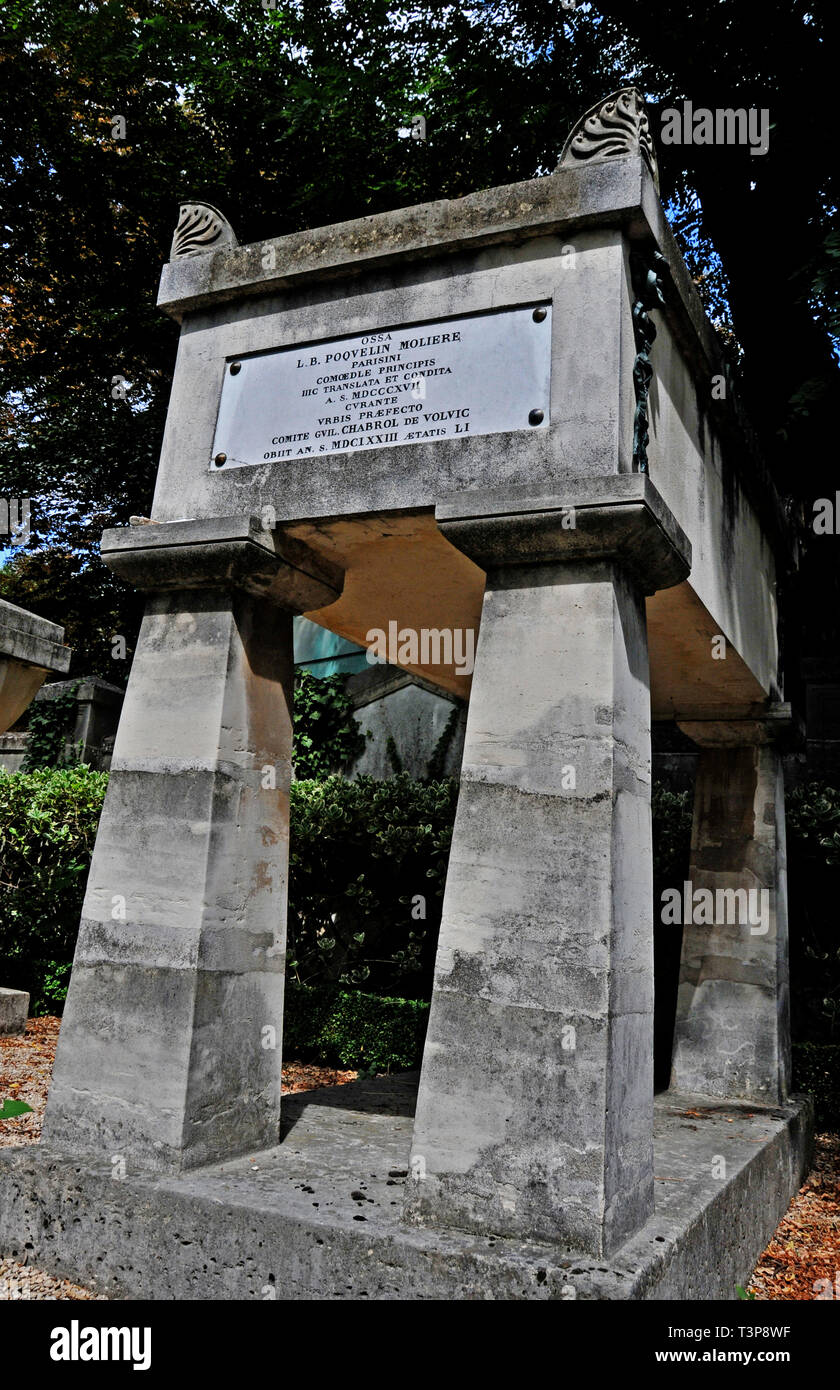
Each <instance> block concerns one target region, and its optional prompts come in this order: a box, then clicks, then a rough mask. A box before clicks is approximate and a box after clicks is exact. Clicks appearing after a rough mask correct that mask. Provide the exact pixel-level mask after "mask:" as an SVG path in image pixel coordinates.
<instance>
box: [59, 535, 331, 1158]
mask: <svg viewBox="0 0 840 1390" xmlns="http://www.w3.org/2000/svg"><path fill="white" fill-rule="evenodd" d="M102 553H103V558H104V559H105V560H106V562H107V563H108V564H109V565H110V566H111V567H112V568H113V569H114V570H115V571H116V572H117V573H118V574H120V575H121V576H123V577H126V578H130V579H131V580H132V581H133V582H134V583H135V585H136V586H137V587H138V588H140V589H143V590H145V591H147V592H149V593H150V594H151V597H150V599H149V601H148V604H147V609H146V613H145V616H144V619H143V624H142V628H141V632H140V638H139V642H138V646H137V650H136V653H135V657H134V662H133V665H132V669H131V677H130V680H129V684H128V689H127V691H126V697H125V703H124V706H123V711H122V717H121V720H120V725H119V730H118V733H117V738H116V744H115V748H114V756H113V762H112V766H111V774H110V780H109V786H108V792H107V796H106V799H105V805H104V809H103V813H102V819H101V821H100V825H99V833H98V835H97V840H96V847H95V851H94V855H93V861H92V864H91V870H90V876H89V879H88V886H87V894H86V897H85V903H84V909H83V916H82V923H81V927H80V931H79V939H78V944H77V948H76V955H75V960H74V964H73V971H72V976H71V981H70V990H69V994H68V998H67V1007H66V1011H65V1015H64V1020H63V1023H62V1027H61V1038H60V1042H59V1047H58V1055H57V1058H56V1065H55V1071H54V1075H53V1082H52V1087H51V1090H50V1095H49V1101H48V1105H47V1112H46V1118H45V1124H44V1140H45V1142H46V1143H47V1144H48V1145H50V1146H52V1147H55V1148H60V1149H64V1150H68V1151H71V1152H91V1151H95V1152H97V1153H99V1154H106V1155H108V1156H110V1158H111V1159H112V1161H114V1162H116V1161H117V1160H118V1159H121V1160H123V1161H124V1162H125V1165H126V1167H127V1168H129V1169H131V1168H138V1167H142V1168H151V1169H159V1170H173V1169H181V1168H190V1167H195V1166H196V1165H199V1164H202V1163H209V1162H213V1161H216V1160H220V1159H224V1158H228V1157H231V1156H233V1155H235V1154H237V1153H241V1152H243V1151H245V1150H248V1149H253V1148H258V1147H260V1146H265V1145H268V1144H272V1143H274V1142H276V1139H277V1127H278V1118H279V1109H280V1062H281V1042H282V1032H283V1017H282V1015H283V976H284V964H285V919H286V884H287V866H288V788H289V781H290V772H291V763H290V757H291V738H292V683H293V671H294V667H293V655H292V614H293V613H294V612H298V611H301V610H302V609H303V608H311V607H314V606H320V605H321V604H323V603H327V602H332V601H333V598H334V597H336V596H337V594H338V592H339V591H340V587H341V584H340V579H337V578H336V576H335V575H332V576H325V574H324V572H323V569H322V568H318V567H317V566H316V565H315V564H314V563H313V562H312V561H311V558H307V557H306V556H305V555H302V554H301V552H300V551H299V550H297V549H296V550H295V553H294V556H293V557H290V556H289V554H288V553H287V552H285V551H281V550H279V549H278V547H277V546H276V545H275V542H274V541H273V539H272V537H271V536H270V535H267V534H265V533H262V532H261V531H260V529H259V526H258V524H257V523H255V522H254V523H252V522H250V521H249V520H248V519H247V518H245V519H244V520H243V519H239V518H234V519H230V518H227V519H222V520H214V521H210V522H175V523H167V524H163V525H147V526H142V527H135V528H131V529H129V530H126V531H110V532H106V533H105V537H104V539H103V547H102Z"/></svg>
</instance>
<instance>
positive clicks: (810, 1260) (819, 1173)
mask: <svg viewBox="0 0 840 1390" xmlns="http://www.w3.org/2000/svg"><path fill="white" fill-rule="evenodd" d="M820 1280H823V1281H828V1283H827V1284H826V1283H825V1282H823V1283H822V1284H821V1283H820V1282H819V1281H820ZM832 1290H833V1296H834V1297H840V1134H818V1135H817V1139H816V1151H815V1154H814V1166H813V1168H812V1169H811V1172H810V1174H809V1176H808V1180H807V1182H805V1183H804V1185H803V1186H802V1187H800V1189H799V1192H798V1193H797V1195H796V1196H795V1197H794V1199H793V1201H792V1202H791V1204H790V1207H789V1208H788V1211H787V1215H786V1216H785V1217H784V1218H783V1219H782V1221H781V1223H780V1225H779V1228H778V1230H777V1231H776V1234H775V1235H774V1237H773V1239H772V1240H771V1242H770V1244H769V1245H768V1247H767V1249H766V1250H765V1251H764V1254H763V1255H762V1256H761V1259H760V1260H759V1261H758V1264H757V1265H756V1268H755V1273H754V1274H753V1277H752V1280H751V1282H750V1286H749V1289H748V1292H749V1293H754V1294H755V1296H756V1299H762V1300H764V1299H784V1300H786V1301H790V1300H797V1301H798V1300H805V1299H808V1300H810V1299H815V1298H818V1297H819V1296H820V1294H822V1297H823V1298H824V1299H827V1298H829V1297H831V1296H832V1292H831V1291H832Z"/></svg>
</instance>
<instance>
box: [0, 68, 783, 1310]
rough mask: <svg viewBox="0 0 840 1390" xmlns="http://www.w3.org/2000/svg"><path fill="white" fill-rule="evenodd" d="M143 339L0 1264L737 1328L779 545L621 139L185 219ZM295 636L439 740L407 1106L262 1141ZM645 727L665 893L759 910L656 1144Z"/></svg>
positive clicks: (766, 951) (752, 1213) (766, 1208)
mask: <svg viewBox="0 0 840 1390" xmlns="http://www.w3.org/2000/svg"><path fill="white" fill-rule="evenodd" d="M159 302H160V305H161V307H162V308H163V309H164V310H165V311H166V312H168V313H170V314H172V315H174V316H175V317H176V318H177V319H178V320H179V321H180V323H181V337H180V344H179V350H178V359H177V366H176V371H175V378H174V383H173V389H172V397H171V404H170V409H169V416H168V422H167V429H166V435H165V440H164V445H163V450H162V455H161V461H160V468H159V472H158V480H157V489H156V493H155V501H154V506H153V516H152V519H151V522H150V523H148V524H138V525H135V526H132V527H130V528H127V529H125V530H114V531H108V532H106V534H105V536H104V538H103V544H102V553H103V556H104V558H105V560H106V562H107V563H108V564H109V565H110V566H111V567H112V569H113V570H114V571H115V572H116V573H117V574H119V575H121V576H122V577H124V578H125V579H126V580H128V581H129V582H130V583H132V584H134V585H136V586H137V587H138V588H139V589H141V590H143V591H144V592H145V593H146V594H147V595H148V601H147V608H146V616H145V619H144V622H143V628H142V632H141V636H140V640H139V644H138V647H137V652H136V655H135V658H134V664H133V668H132V672H131V679H130V682H129V686H128V691H127V695H126V700H125V705H124V708H123V713H122V718H121V723H120V727H119V731H118V734H117V739H116V744H115V748H114V756H113V762H112V772H111V781H110V786H109V790H108V794H107V799H106V803H105V809H104V812H103V816H102V821H101V825H100V829H99V835H98V839H97V843H96V850H95V853H94V858H93V863H92V867H91V872H90V878H89V882H88V889H87V897H86V900H85V906H84V915H83V920H82V924H81V930H80V935H79V942H78V948H77V952H76V958H75V963H74V968H73V975H72V980H71V985H70V992H69V997H68V1002H67V1011H66V1014H65V1019H64V1024H63V1027H62V1033H61V1042H60V1046H59V1050H58V1057H57V1061H56V1069H55V1075H54V1080H53V1085H52V1090H51V1093H50V1098H49V1103H48V1108H47V1115H46V1121H45V1126H44V1136H43V1143H42V1145H41V1147H40V1150H26V1151H23V1150H15V1151H13V1152H10V1153H4V1154H0V1189H2V1192H3V1196H4V1200H3V1201H2V1203H0V1249H2V1250H3V1251H4V1252H9V1253H13V1252H14V1251H15V1250H17V1249H20V1248H21V1247H22V1246H23V1244H24V1243H25V1242H26V1241H30V1242H31V1243H32V1245H33V1247H34V1249H35V1250H36V1251H37V1258H38V1259H39V1260H40V1261H41V1262H42V1263H46V1264H48V1265H49V1266H50V1267H55V1268H57V1269H61V1270H62V1271H63V1272H66V1273H72V1274H73V1275H74V1276H76V1277H78V1278H82V1279H85V1280H94V1281H95V1282H97V1284H98V1285H99V1286H101V1287H103V1288H107V1289H111V1290H113V1291H117V1292H120V1291H121V1292H128V1293H131V1294H144V1295H147V1296H153V1297H232V1298H237V1297H241V1298H246V1297H271V1296H274V1292H275V1291H276V1296H278V1297H280V1298H283V1297H294V1298H336V1297H361V1296H369V1297H378V1298H389V1299H400V1298H435V1297H448V1296H455V1297H495V1298H523V1297H525V1298H558V1297H559V1298H572V1297H577V1298H642V1297H646V1298H675V1297H694V1298H697V1297H699V1298H703V1297H723V1298H733V1297H734V1296H735V1290H734V1285H735V1283H736V1281H742V1280H743V1279H744V1278H745V1277H746V1276H747V1275H748V1273H749V1270H750V1268H751V1265H752V1263H753V1262H754V1260H755V1257H756V1256H757V1254H758V1253H759V1252H760V1250H761V1249H762V1247H763V1245H764V1243H765V1242H766V1240H767V1239H768V1237H769V1235H770V1234H771V1233H772V1231H773V1229H774V1227H775V1224H776V1222H777V1220H778V1219H779V1217H780V1216H781V1214H782V1212H783V1211H784V1209H785V1206H786V1204H787V1202H788V1201H789V1199H790V1197H791V1196H792V1194H793V1193H794V1192H795V1190H796V1188H797V1186H798V1185H799V1183H800V1181H801V1176H802V1173H803V1171H804V1167H803V1165H804V1164H805V1162H806V1158H807V1146H808V1133H809V1124H808V1111H807V1107H803V1105H802V1104H801V1103H799V1102H796V1101H794V1100H792V1099H791V1098H790V1097H789V1095H788V1094H787V1085H788V1081H787V1078H788V1057H789V1041H788V1024H787V1014H788V1008H787V1004H788V999H787V973H786V961H787V951H786V931H787V921H786V911H785V857H784V854H785V852H784V819H783V804H782V790H781V779H780V775H779V757H780V752H779V750H780V746H781V744H782V742H783V740H784V738H785V736H786V735H785V731H786V730H787V729H788V727H789V725H790V722H791V721H790V712H789V709H788V707H787V706H785V704H784V692H783V687H782V674H781V669H780V656H779V645H778V636H777V616H778V615H777V611H776V581H777V575H778V573H779V571H780V569H781V568H784V567H785V566H786V565H788V564H789V563H790V559H791V557H790V544H789V540H788V536H787V533H786V529H785V525H784V521H783V517H782V513H781V509H780V507H779V504H778V500H777V498H776V495H775V493H774V491H773V488H772V486H771V484H770V481H769V479H768V477H767V475H766V473H765V471H764V468H763V466H762V463H761V460H760V459H758V458H757V457H756V456H755V453H754V451H753V449H752V447H751V444H750V436H749V431H748V429H747V428H746V427H745V426H744V423H743V421H742V420H741V419H740V417H739V414H738V412H737V410H736V408H735V406H734V404H733V402H732V400H731V392H729V391H728V390H726V385H725V376H724V369H723V367H722V365H721V362H720V359H719V356H718V352H717V346H716V341H715V337H714V334H713V331H712V329H711V326H710V325H709V323H708V321H707V320H706V318H705V317H704V314H703V312H702V309H701V307H700V304H699V301H698V299H697V296H696V293H695V291H694V288H693V286H692V285H691V283H690V280H689V278H688V274H687V272H686V269H685V266H684V264H683V262H682V260H681V258H680V256H679V253H678V251H677V250H676V247H675V245H674V242H673V240H672V238H671V235H670V233H669V230H668V227H667V224H666V221H665V218H664V215H663V211H662V206H661V203H660V200H659V196H658V185H657V171H656V158H655V153H654V150H653V148H652V143H651V139H650V134H649V131H648V127H647V120H646V117H645V113H644V109H643V106H642V104H641V101H640V99H639V98H638V96H637V94H636V93H635V92H633V91H625V92H622V93H618V94H616V95H615V96H613V97H611V98H610V99H609V100H608V101H606V102H604V103H603V104H599V106H598V107H597V108H594V109H593V111H592V112H589V113H587V115H586V117H585V118H584V119H583V120H582V121H581V122H580V124H579V126H578V127H577V128H576V130H575V131H574V132H573V133H572V136H571V137H570V139H569V140H568V141H567V143H566V146H565V149H564V151H563V154H562V157H561V160H560V164H559V166H558V168H557V170H556V171H555V173H554V174H552V175H550V176H549V177H546V178H541V179H537V180H533V181H530V182H526V183H522V184H517V185H514V186H510V187H503V188H496V189H491V190H489V191H485V192H481V193H476V194H473V195H471V196H469V197H466V198H463V199H460V200H458V201H454V202H449V201H447V202H440V203H432V204H428V205H425V206H422V207H415V208H408V209H402V210H400V211H397V212H393V213H385V214H381V215H377V216H374V217H369V218H363V219H360V220H358V221H355V222H348V223H344V224H341V225H338V226H330V227H325V228H322V229H317V230H308V231H305V232H300V233H296V234H294V235H291V236H285V237H282V238H279V239H277V240H276V241H272V242H268V243H261V244H259V245H250V246H239V245H237V243H236V239H235V237H234V234H233V232H232V230H231V228H230V227H229V226H228V224H227V223H226V222H225V220H224V218H223V217H222V216H221V215H220V214H218V213H217V212H216V210H215V209H212V208H209V207H207V206H205V205H200V204H192V205H186V206H185V207H184V209H182V216H181V221H180V222H179V226H178V229H177V231H176V234H175V239H174V243H173V249H172V255H171V259H170V261H169V263H168V264H167V265H166V266H165V268H164V272H163V277H162V281H161V287H160V299H159ZM716 383H717V384H718V385H720V383H724V389H723V390H720V389H717V390H716V389H713V388H714V386H715V384H716ZM721 397H723V398H722V399H721ZM298 613H303V614H305V615H306V616H307V617H309V618H311V619H314V620H315V621H316V622H318V623H320V624H322V625H323V626H325V627H328V628H330V629H331V630H332V631H334V632H337V633H339V634H341V635H342V636H344V637H346V638H348V639H349V640H351V641H354V642H358V643H361V644H366V643H367V642H368V641H369V640H370V639H369V634H370V633H371V632H372V631H373V630H375V629H378V630H380V631H381V632H382V633H393V634H394V636H395V640H396V642H397V644H398V647H399V648H400V650H399V651H398V653H397V659H398V660H399V661H400V662H401V664H403V665H405V666H406V667H407V668H408V669H410V670H412V671H413V672H415V673H416V674H417V675H419V676H421V677H423V678H424V679H426V680H428V681H430V682H432V683H433V684H434V685H436V686H437V687H439V688H442V689H444V690H448V691H451V692H454V693H457V694H460V695H467V694H469V695H470V703H469V712H468V719H467V728H466V736H465V752H464V762H463V772H462V780H461V791H460V799H459V806H458V813H457V819H456V824H455V831H454V838H453V845H452V854H451V860H450V866H449V874H448V879H447V885H446V896H445V902H444V910H443V921H442V926H441V932H440V942H439V947H438V957H437V967H436V977H435V984H434V994H433V998H432V1004H431V1014H430V1023H429V1030H428V1036H427V1040H426V1046H425V1053H424V1057H423V1065H422V1072H421V1075H420V1078H419V1090H417V1091H416V1101H415V1096H414V1088H413V1087H412V1086H411V1083H410V1081H406V1080H393V1081H390V1082H386V1083H379V1085H378V1087H377V1084H376V1083H364V1084H360V1085H358V1086H355V1087H350V1088H346V1089H342V1090H341V1091H339V1092H336V1093H335V1094H334V1095H329V1096H323V1095H317V1094H316V1095H314V1096H309V1097H296V1098H294V1099H293V1100H290V1101H289V1102H287V1103H284V1117H283V1124H282V1129H281V1131H280V1134H281V1139H280V1142H279V1143H278V1124H279V1123H280V1119H281V1116H280V1058H281V1048H280V1040H281V1038H282V1025H283V978H284V947H285V940H284V916H285V898H286V875H287V864H288V785H289V777H290V751H291V698H292V671H293V665H292V617H293V615H294V614H298ZM467 633H472V634H473V635H475V634H480V635H479V638H478V643H477V648H476V651H475V665H474V670H473V671H471V672H467V671H466V670H465V669H464V668H463V663H462V668H461V669H460V670H459V669H457V665H456V663H455V662H454V661H453V660H452V658H451V653H452V651H453V650H454V642H455V637H456V635H457V634H461V638H462V639H463V640H465V638H464V635H465V634H467ZM424 634H425V639H424ZM441 634H449V637H448V639H445V638H444V637H443V636H442V635H441ZM447 641H449V642H450V644H451V646H450V647H449V648H448V647H447ZM391 659H393V658H391ZM652 718H654V719H658V720H663V719H670V720H674V721H676V722H678V723H679V724H680V726H681V727H682V729H683V730H684V731H685V732H687V733H688V734H689V736H690V737H691V738H693V739H694V740H695V741H696V742H697V743H698V744H699V745H700V747H701V748H702V749H703V752H702V755H701V764H700V773H699V783H698V795H697V813H696V822H695V833H694V845H693V851H692V853H693V864H692V871H691V872H692V875H693V876H694V878H695V879H696V884H697V886H698V887H699V886H709V885H711V887H712V888H721V889H725V888H734V889H738V888H744V889H750V888H753V889H755V890H757V891H766V893H767V899H766V903H767V921H766V930H765V931H764V932H763V933H762V934H761V935H758V934H755V933H754V932H753V930H752V929H751V927H750V924H749V922H748V921H742V922H735V923H728V924H727V923H726V922H724V923H723V924H713V925H711V926H709V925H697V924H696V923H695V922H693V921H692V922H689V923H688V924H687V925H686V926H685V928H684V933H685V946H684V959H683V967H682V974H681V984H680V996H679V1005H678V1017H677V1026H676V1037H675V1052H674V1072H673V1089H672V1091H670V1092H667V1093H665V1094H664V1095H663V1096H660V1097H658V1098H657V1102H656V1107H655V1106H654V1094H653V1004H654V1000H653V948H652V932H653V920H654V910H655V905H654V903H653V896H652V876H651V821H650V761H651V754H650V728H651V719H652ZM266 769H272V774H271V775H270V776H268V777H267V776H266V775H265V773H266ZM721 789H723V793H724V794H722V791H721ZM406 887H407V891H413V885H406ZM762 901H765V900H764V899H762ZM657 910H658V909H657ZM675 930H678V928H675ZM266 1029H269V1030H273V1033H269V1036H274V1037H276V1039H277V1045H276V1047H274V1048H271V1047H268V1048H267V1047H266V1046H264V1039H265V1037H266V1031H265V1030H266ZM687 1110H689V1111H691V1114H692V1116H694V1118H693V1119H692V1120H691V1122H690V1123H687V1122H686V1120H685V1118H684V1117H685V1112H686V1111H687ZM412 1114H413V1119H412ZM257 1153H259V1155H260V1156H259V1157H258V1158H256V1160H255V1161H254V1162H253V1163H252V1162H251V1161H250V1160H251V1159H252V1158H253V1157H254V1155H256V1154H257ZM115 1177H117V1178H119V1179H120V1180H119V1181H114V1178H115ZM353 1192H356V1193H357V1194H358V1193H360V1192H361V1193H362V1194H363V1196H362V1197H359V1196H357V1197H355V1198H351V1196H350V1194H351V1193H353ZM12 1193H13V1194H14V1201H8V1200H5V1198H6V1197H8V1196H9V1195H10V1194H12ZM71 1213H72V1216H71ZM266 1290H267V1291H268V1292H266Z"/></svg>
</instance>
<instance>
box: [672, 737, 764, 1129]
mask: <svg viewBox="0 0 840 1390" xmlns="http://www.w3.org/2000/svg"><path fill="white" fill-rule="evenodd" d="M707 737H708V738H711V737H712V735H711V732H710V731H709V730H707ZM730 739H731V729H730V727H729V726H728V725H727V726H725V727H724V729H723V730H722V731H721V736H720V744H721V745H722V746H717V747H716V746H714V745H711V746H705V747H703V748H702V750H701V753H700V759H699V763H698V769H697V781H696V785H695V793H694V824H693V829H692V844H691V865H690V868H689V881H690V884H691V890H692V892H693V891H696V890H698V889H701V890H702V889H706V890H710V891H711V892H712V893H713V894H715V895H721V896H720V897H717V896H716V900H715V913H714V918H715V920H714V924H713V925H707V924H706V923H705V922H699V921H698V922H695V921H691V922H688V923H687V924H685V925H684V926H683V945H682V962H681V967H680V985H679V994H678V999H677V1020H676V1029H675V1035H674V1056H673V1067H672V1085H673V1086H675V1087H676V1088H677V1089H679V1090H686V1089H694V1090H703V1091H704V1092H706V1093H708V1094H709V1095H718V1096H726V1097H733V1098H744V1099H754V1100H756V1101H759V1102H762V1103H764V1104H767V1103H769V1104H773V1103H776V1102H780V1101H783V1100H784V1098H785V1096H786V1095H787V1091H788V1086H789V1083H790V988H789V979H788V922H787V867H786V852H785V810H784V781H783V770H782V760H781V755H780V753H779V751H778V749H777V748H776V747H775V746H774V744H773V743H772V742H763V741H759V735H758V734H757V733H756V732H755V731H754V730H752V729H751V727H750V724H749V723H748V725H747V728H746V730H745V733H744V741H743V743H742V746H741V747H737V746H732V745H731V743H730ZM744 890H746V892H747V893H752V894H754V895H755V896H754V898H753V899H752V901H750V900H749V899H748V900H747V912H745V911H744V910H743V898H741V899H740V900H736V899H735V898H734V897H730V900H729V901H731V902H732V906H731V907H730V906H729V902H728V901H727V900H726V899H724V898H723V896H722V894H723V893H724V892H726V891H728V892H729V894H730V895H732V894H733V893H737V892H741V893H743V892H744ZM762 895H763V897H762ZM762 905H763V907H764V911H763V912H762V910H761V909H762ZM753 906H754V908H755V909H756V910H755V911H752V912H751V911H750V908H751V907H753ZM745 918H746V920H745ZM674 929H675V930H677V928H674Z"/></svg>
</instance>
